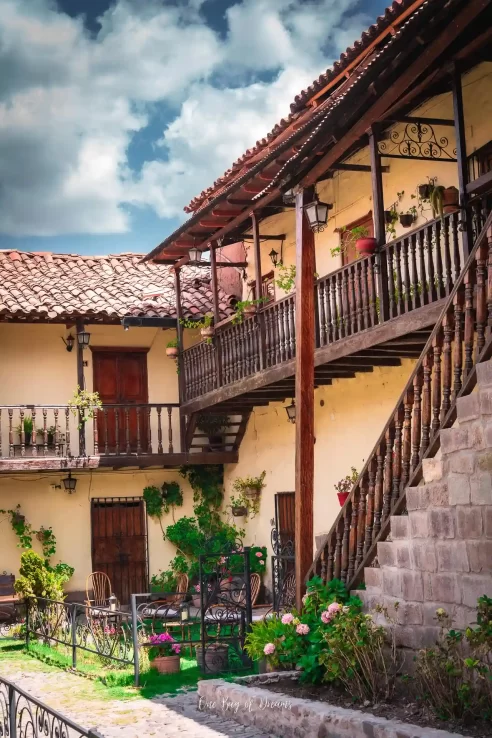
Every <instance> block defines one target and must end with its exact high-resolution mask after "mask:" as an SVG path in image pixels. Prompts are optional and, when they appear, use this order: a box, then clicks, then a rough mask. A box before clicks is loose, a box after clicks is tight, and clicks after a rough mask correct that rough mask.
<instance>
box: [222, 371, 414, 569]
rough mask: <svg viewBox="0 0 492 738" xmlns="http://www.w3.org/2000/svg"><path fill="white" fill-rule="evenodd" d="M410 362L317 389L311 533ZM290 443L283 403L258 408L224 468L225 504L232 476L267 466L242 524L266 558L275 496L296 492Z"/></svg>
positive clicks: (371, 439) (334, 504)
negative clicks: (257, 503)
mask: <svg viewBox="0 0 492 738" xmlns="http://www.w3.org/2000/svg"><path fill="white" fill-rule="evenodd" d="M414 365H415V361H413V360H409V359H406V360H403V362H402V365H401V366H400V367H374V371H373V372H371V373H369V372H368V373H365V374H357V375H356V377H355V379H335V380H333V384H332V385H330V386H327V387H320V388H318V389H317V390H315V419H314V432H315V437H316V444H315V447H314V456H315V477H314V535H315V536H316V535H319V534H321V533H325V532H327V531H328V530H329V529H330V527H331V525H332V523H333V521H334V519H335V517H336V515H337V513H338V511H339V509H340V508H339V503H338V499H337V496H336V493H335V491H334V489H333V485H334V484H336V482H338V481H339V480H340V479H341V478H342V477H344V476H346V475H347V474H349V473H350V467H352V466H355V467H356V468H357V469H359V470H360V469H361V468H362V466H363V462H364V460H365V459H366V458H367V455H368V454H369V453H370V452H371V450H372V449H373V447H374V445H375V443H376V441H377V439H378V437H379V435H380V433H381V431H382V429H383V427H384V425H385V423H386V421H387V420H388V417H389V415H390V413H391V411H392V410H393V408H394V407H395V405H396V402H397V400H398V398H399V396H400V394H401V392H402V391H403V388H404V386H405V384H406V382H407V380H408V377H409V376H410V373H411V371H412V368H413V366H414ZM294 445H295V426H294V425H292V424H291V423H289V422H288V420H287V414H286V412H285V406H284V405H282V404H280V403H274V404H271V405H269V406H268V407H258V408H255V410H254V412H253V413H252V415H251V418H250V421H249V423H248V427H247V430H246V434H245V436H244V439H243V442H242V444H241V449H240V453H239V462H238V463H237V464H228V465H226V467H225V491H226V504H227V501H228V500H229V499H230V495H231V493H232V485H233V483H234V480H235V479H236V477H246V476H257V475H259V474H261V472H262V471H263V470H266V478H265V483H266V487H265V489H264V490H263V493H262V498H261V508H260V514H259V515H257V516H256V517H254V518H252V519H247V522H246V525H245V527H246V531H247V537H246V542H247V543H250V544H258V545H267V546H268V547H269V556H270V554H271V553H272V551H271V549H270V532H271V527H272V526H271V522H270V521H271V519H272V518H273V517H274V515H275V504H274V495H275V494H276V493H277V492H292V491H294V486H295V484H294V463H295V458H294ZM240 520H242V518H241V519H240ZM313 545H314V541H313ZM269 566H270V563H269ZM266 582H267V584H269V579H268V578H267V579H266Z"/></svg>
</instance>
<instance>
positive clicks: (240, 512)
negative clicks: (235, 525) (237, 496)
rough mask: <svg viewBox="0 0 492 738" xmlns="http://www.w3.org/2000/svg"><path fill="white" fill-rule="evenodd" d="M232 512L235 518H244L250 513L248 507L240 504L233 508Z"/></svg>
mask: <svg viewBox="0 0 492 738" xmlns="http://www.w3.org/2000/svg"><path fill="white" fill-rule="evenodd" d="M232 514H233V516H234V517H235V518H242V517H244V516H245V515H247V514H248V508H247V507H245V506H244V505H238V506H237V507H233V508H232Z"/></svg>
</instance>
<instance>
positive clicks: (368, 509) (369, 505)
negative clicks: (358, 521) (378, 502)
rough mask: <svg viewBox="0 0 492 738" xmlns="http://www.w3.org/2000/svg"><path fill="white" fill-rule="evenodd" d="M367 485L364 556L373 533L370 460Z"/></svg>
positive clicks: (373, 473)
mask: <svg viewBox="0 0 492 738" xmlns="http://www.w3.org/2000/svg"><path fill="white" fill-rule="evenodd" d="M367 475H368V483H367V502H366V531H365V534H364V556H365V555H366V554H367V552H368V551H369V549H370V548H371V545H372V541H373V533H374V496H375V491H376V461H375V459H372V460H371V461H370V462H369V465H368V469H367Z"/></svg>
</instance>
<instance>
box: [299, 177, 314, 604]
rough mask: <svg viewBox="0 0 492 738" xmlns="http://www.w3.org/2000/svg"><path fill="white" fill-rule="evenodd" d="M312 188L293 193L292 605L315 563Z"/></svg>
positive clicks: (303, 590)
mask: <svg viewBox="0 0 492 738" xmlns="http://www.w3.org/2000/svg"><path fill="white" fill-rule="evenodd" d="M313 197H314V191H313V189H312V188H308V189H305V190H302V189H299V190H298V192H297V194H296V379H295V386H296V450H295V506H296V512H295V541H296V563H295V565H296V606H297V608H298V609H300V607H301V604H302V602H301V600H302V596H303V594H304V592H305V579H306V576H307V573H308V571H309V568H310V566H311V564H312V562H313V541H314V538H313V498H314V336H315V329H314V289H313V283H314V272H315V256H314V233H313V232H312V231H311V229H310V227H309V224H308V220H307V218H306V216H305V214H304V205H305V204H307V203H309V202H312V200H313Z"/></svg>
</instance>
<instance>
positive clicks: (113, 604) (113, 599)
mask: <svg viewBox="0 0 492 738" xmlns="http://www.w3.org/2000/svg"><path fill="white" fill-rule="evenodd" d="M108 604H109V609H110V610H111V612H115V610H116V605H117V604H118V600H117V599H116V595H114V594H112V595H109V597H108Z"/></svg>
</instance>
